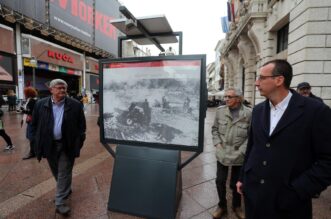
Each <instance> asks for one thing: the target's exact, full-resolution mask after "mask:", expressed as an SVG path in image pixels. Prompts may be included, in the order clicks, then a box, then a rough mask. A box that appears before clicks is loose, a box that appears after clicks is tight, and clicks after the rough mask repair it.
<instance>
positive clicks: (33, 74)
mask: <svg viewBox="0 0 331 219" xmlns="http://www.w3.org/2000/svg"><path fill="white" fill-rule="evenodd" d="M30 64H31V67H32V86H33V87H34V88H35V87H36V67H37V59H36V58H35V57H31V59H30Z"/></svg>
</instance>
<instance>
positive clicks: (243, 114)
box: [225, 104, 247, 123]
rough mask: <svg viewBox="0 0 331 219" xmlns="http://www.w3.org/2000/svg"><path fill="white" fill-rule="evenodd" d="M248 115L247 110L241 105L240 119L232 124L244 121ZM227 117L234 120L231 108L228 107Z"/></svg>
mask: <svg viewBox="0 0 331 219" xmlns="http://www.w3.org/2000/svg"><path fill="white" fill-rule="evenodd" d="M246 113H247V112H246V110H245V107H244V105H243V104H241V105H240V109H239V116H238V118H237V119H236V120H233V121H232V123H236V122H238V121H240V120H242V119H243V118H245V117H246V116H247V114H246ZM225 116H227V117H230V118H231V119H232V115H231V112H230V108H229V107H227V110H226V112H225Z"/></svg>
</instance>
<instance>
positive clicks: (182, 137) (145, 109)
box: [103, 60, 201, 147]
mask: <svg viewBox="0 0 331 219" xmlns="http://www.w3.org/2000/svg"><path fill="white" fill-rule="evenodd" d="M200 80H201V60H167V61H166V60H163V61H143V62H114V63H110V64H108V65H104V68H103V127H104V137H105V139H114V140H125V141H137V142H148V143H159V144H169V145H180V146H190V147H198V146H199V119H200V118H199V115H200V89H201V88H200V83H201V81H200Z"/></svg>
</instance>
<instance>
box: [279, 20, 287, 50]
mask: <svg viewBox="0 0 331 219" xmlns="http://www.w3.org/2000/svg"><path fill="white" fill-rule="evenodd" d="M288 27H289V24H286V25H285V26H284V27H282V28H281V29H280V30H278V32H277V53H280V52H281V51H284V50H286V49H287V46H288Z"/></svg>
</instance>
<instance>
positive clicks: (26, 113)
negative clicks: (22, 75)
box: [21, 87, 37, 160]
mask: <svg viewBox="0 0 331 219" xmlns="http://www.w3.org/2000/svg"><path fill="white" fill-rule="evenodd" d="M24 96H25V99H26V103H25V105H24V106H23V107H22V108H21V110H22V112H23V119H22V122H21V124H23V123H24V122H25V123H26V138H27V139H28V140H29V144H30V150H29V153H28V154H27V155H25V156H24V157H23V158H22V159H23V160H27V159H30V158H33V157H35V156H36V155H35V149H34V146H33V139H32V113H33V109H34V105H35V103H36V101H37V91H36V89H34V88H33V87H26V88H24Z"/></svg>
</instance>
